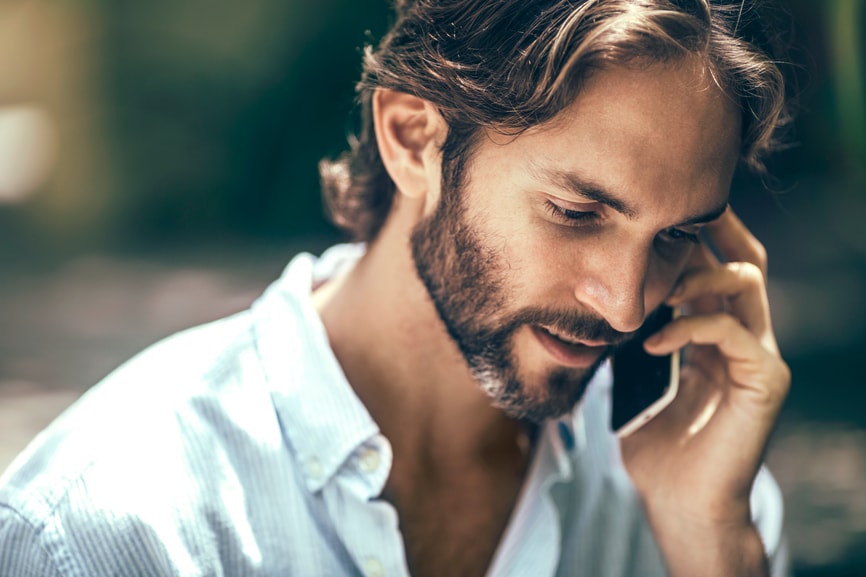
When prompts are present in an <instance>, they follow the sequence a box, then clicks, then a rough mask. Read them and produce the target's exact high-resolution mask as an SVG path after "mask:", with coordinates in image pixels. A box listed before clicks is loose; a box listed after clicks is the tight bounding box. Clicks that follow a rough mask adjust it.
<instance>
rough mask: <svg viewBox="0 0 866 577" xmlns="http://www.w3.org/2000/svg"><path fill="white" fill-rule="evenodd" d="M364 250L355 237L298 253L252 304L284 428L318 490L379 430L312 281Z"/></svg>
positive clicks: (263, 358) (258, 339) (350, 261)
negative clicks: (319, 307)
mask: <svg viewBox="0 0 866 577" xmlns="http://www.w3.org/2000/svg"><path fill="white" fill-rule="evenodd" d="M362 253H363V248H362V247H360V246H358V245H341V246H338V247H334V248H332V249H331V250H329V251H328V252H326V253H325V254H324V255H323V256H322V258H321V259H319V260H318V261H317V260H316V258H315V257H313V256H312V255H309V254H300V255H298V256H296V257H295V258H294V259H292V261H291V262H290V263H289V265H288V266H287V267H286V270H285V272H284V273H283V275H282V277H281V278H280V279H279V280H278V281H277V282H275V283H274V284H273V285H271V287H270V288H269V289H268V290H267V291H266V292H265V294H264V295H262V297H261V298H260V299H259V300H257V301H256V302H255V303H254V304H253V307H252V314H253V326H254V331H255V340H256V348H257V351H258V354H259V356H260V360H261V366H262V368H263V370H264V373H265V378H266V379H267V380H268V383H269V388H270V391H271V398H272V400H273V403H274V407H275V410H276V412H277V416H278V418H279V421H280V424H281V427H282V430H283V435H284V437H285V438H286V440H287V442H288V444H289V445H290V446H291V448H292V449H293V450H294V451H295V453H296V459H297V462H298V464H299V465H300V467H301V472H302V474H303V476H304V477H305V480H306V483H307V487H308V488H309V490H310V491H313V492H315V491H319V490H320V489H321V488H322V487H324V485H325V484H326V483H327V482H328V481H329V480H330V479H331V478H332V477H333V476H334V474H335V473H336V472H337V471H338V470H339V469H340V467H341V466H342V465H343V464H344V462H345V461H346V460H347V459H348V458H349V457H350V456H351V455H352V454H353V453H354V452H355V451H356V450H357V449H358V448H359V447H361V445H363V444H364V443H365V442H367V441H369V440H370V439H371V438H373V437H375V436H376V435H377V434H378V433H379V428H378V426H377V425H376V423H375V422H374V421H373V418H372V417H371V416H370V413H369V412H368V411H367V409H366V407H364V405H363V403H361V401H360V399H358V397H357V395H356V394H355V391H354V390H353V389H352V387H351V385H350V384H349V382H348V380H347V379H346V375H345V374H344V373H343V370H342V368H341V367H340V364H339V362H338V361H337V359H336V357H335V356H334V353H333V351H332V350H331V347H330V345H329V343H328V336H327V333H326V332H325V327H324V325H323V324H322V321H321V319H320V317H319V314H318V312H317V311H316V309H315V307H314V306H313V303H312V300H311V291H312V286H313V285H314V283H316V282H318V281H321V280H324V279H326V278H329V277H331V276H333V275H334V274H336V273H337V272H339V270H340V269H341V268H342V267H345V266H351V265H352V264H354V262H355V261H356V260H357V259H358V258H359V257H360V255H361V254H362Z"/></svg>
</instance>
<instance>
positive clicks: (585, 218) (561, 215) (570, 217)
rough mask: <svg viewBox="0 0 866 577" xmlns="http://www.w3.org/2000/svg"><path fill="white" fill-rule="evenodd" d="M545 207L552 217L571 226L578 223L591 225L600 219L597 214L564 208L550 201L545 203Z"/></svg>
mask: <svg viewBox="0 0 866 577" xmlns="http://www.w3.org/2000/svg"><path fill="white" fill-rule="evenodd" d="M544 207H545V209H546V210H547V212H548V213H550V215H551V216H553V217H554V218H556V219H557V220H559V221H561V222H564V223H565V224H568V225H570V226H574V225H575V224H576V223H590V222H593V221H595V220H597V219H598V213H597V212H593V211H591V210H589V211H582V210H571V209H568V208H562V207H561V206H559V205H558V204H556V203H553V202H551V201H549V200H547V201H545V202H544Z"/></svg>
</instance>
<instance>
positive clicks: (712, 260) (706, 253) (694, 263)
mask: <svg viewBox="0 0 866 577" xmlns="http://www.w3.org/2000/svg"><path fill="white" fill-rule="evenodd" d="M718 266H719V261H718V259H716V257H715V256H714V255H713V253H712V252H711V251H710V249H709V248H708V247H707V246H706V245H705V244H701V245H700V246H697V247H695V250H693V251H692V254H691V256H690V257H689V260H688V263H687V264H686V268H685V272H684V273H683V277H682V278H685V277H688V276H689V275H691V274H696V273H698V272H699V271H702V270H707V269H713V268H716V267H718ZM679 282H680V283H681V282H682V279H681V280H680V281H679ZM678 284H679V283H678ZM678 290H680V287H679V286H677V288H676V291H678ZM676 291H675V293H674V294H676ZM685 303H688V306H684V307H683V312H684V313H685V314H689V315H699V314H710V313H714V312H719V311H723V310H725V303H724V300H723V299H722V298H720V297H719V296H717V295H713V294H711V293H707V294H704V295H699V294H695V295H694V296H693V297H692V298H690V299H680V300H678V301H677V302H676V305H671V306H678V305H680V306H681V305H683V304H685ZM668 304H670V302H669V303H668Z"/></svg>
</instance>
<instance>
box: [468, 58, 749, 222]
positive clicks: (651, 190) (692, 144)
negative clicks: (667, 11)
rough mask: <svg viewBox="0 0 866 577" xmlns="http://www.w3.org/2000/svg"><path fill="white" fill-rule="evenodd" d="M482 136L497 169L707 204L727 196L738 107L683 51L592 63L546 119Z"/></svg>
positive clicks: (736, 142)
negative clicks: (573, 177)
mask: <svg viewBox="0 0 866 577" xmlns="http://www.w3.org/2000/svg"><path fill="white" fill-rule="evenodd" d="M488 135H489V137H490V138H489V139H488V142H489V143H490V145H489V146H484V147H483V148H484V150H483V151H479V152H481V156H483V157H485V159H486V161H487V162H489V163H492V164H493V165H498V166H499V168H498V169H499V170H506V169H507V168H508V165H510V166H524V167H535V168H538V167H541V168H542V169H544V168H545V167H549V168H550V170H554V171H567V172H574V173H576V174H578V175H579V176H580V177H581V178H583V179H586V180H590V181H592V182H596V183H598V184H600V185H603V186H604V187H605V188H606V189H611V190H616V191H623V192H626V193H630V194H641V195H643V196H645V197H646V199H647V200H648V201H658V203H661V204H665V205H668V204H670V202H671V201H676V202H678V203H683V202H687V203H690V204H693V205H694V204H695V203H697V204H698V205H708V204H718V203H719V201H720V200H724V198H726V197H727V194H728V189H729V187H730V181H731V178H732V176H733V172H734V169H735V167H736V163H737V159H738V158H739V149H740V111H739V108H738V107H737V106H736V105H735V104H734V103H733V102H732V101H731V100H730V99H729V98H728V97H727V96H726V95H725V94H724V93H723V92H722V91H721V90H720V89H719V88H718V86H717V85H716V84H715V82H714V81H713V78H712V75H711V74H710V73H709V72H708V71H707V69H706V68H705V67H704V66H703V65H702V63H701V62H698V61H697V59H688V58H687V59H682V60H679V61H675V62H670V63H663V64H651V65H647V66H643V67H625V66H622V67H618V66H617V67H609V68H604V69H600V70H597V71H595V72H594V73H593V74H592V75H591V76H589V77H588V78H587V79H586V81H585V83H584V85H583V87H582V89H581V91H580V92H579V94H578V96H577V98H576V100H575V101H574V103H573V104H572V105H570V106H569V107H567V108H566V109H565V110H563V111H562V112H561V113H559V114H558V115H557V116H556V117H555V118H554V119H552V120H551V121H549V122H547V123H544V124H541V125H538V126H536V127H533V128H531V129H529V130H527V131H526V132H525V133H523V134H521V135H520V136H518V137H516V138H513V137H512V138H505V137H502V136H501V135H500V136H497V135H495V134H492V133H488ZM478 160H481V158H480V157H479V158H478ZM535 172H536V173H537V172H538V171H537V170H536V171H535ZM665 201H666V202H665ZM658 203H657V204H658ZM692 208H695V207H694V206H692Z"/></svg>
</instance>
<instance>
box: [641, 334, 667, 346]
mask: <svg viewBox="0 0 866 577" xmlns="http://www.w3.org/2000/svg"><path fill="white" fill-rule="evenodd" d="M661 341H662V336H661V334H660V333H656V334H654V335H653V336H651V337H649V338H648V339H647V340H645V341H644V342H643V344H644V345H645V346H648V347H655V346H656V345H658V344H659V343H660V342H661Z"/></svg>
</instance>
